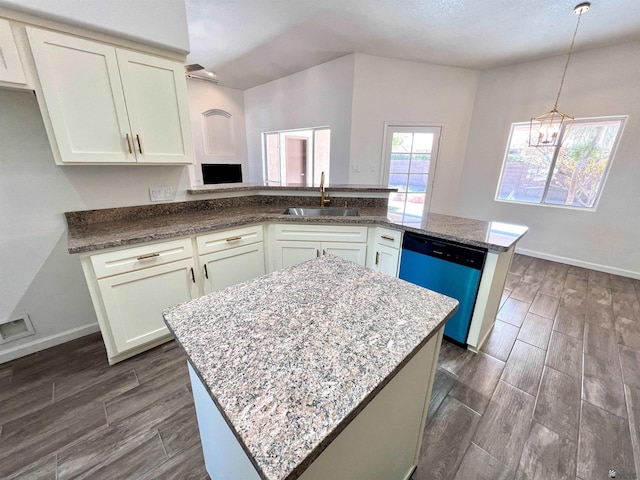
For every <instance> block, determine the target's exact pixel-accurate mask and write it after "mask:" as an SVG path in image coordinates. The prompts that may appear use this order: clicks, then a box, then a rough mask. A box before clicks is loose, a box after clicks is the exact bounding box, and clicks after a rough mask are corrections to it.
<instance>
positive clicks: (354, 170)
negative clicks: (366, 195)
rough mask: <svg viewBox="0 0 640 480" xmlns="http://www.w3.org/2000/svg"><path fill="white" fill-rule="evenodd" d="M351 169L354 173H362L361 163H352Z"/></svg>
mask: <svg viewBox="0 0 640 480" xmlns="http://www.w3.org/2000/svg"><path fill="white" fill-rule="evenodd" d="M351 171H352V172H354V173H360V165H358V164H356V165H352V166H351Z"/></svg>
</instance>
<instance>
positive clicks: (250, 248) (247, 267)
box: [200, 243, 265, 294]
mask: <svg viewBox="0 0 640 480" xmlns="http://www.w3.org/2000/svg"><path fill="white" fill-rule="evenodd" d="M200 262H201V264H202V268H203V275H204V278H205V279H204V293H205V294H207V293H211V292H214V291H216V290H222V289H223V288H226V287H230V286H231V285H235V284H237V283H241V282H245V281H247V280H251V279H252V278H256V277H259V276H260V275H264V274H265V268H264V246H263V244H262V243H254V244H252V245H245V246H244V247H236V248H230V249H227V250H223V251H220V252H215V253H210V254H208V255H202V256H201V257H200Z"/></svg>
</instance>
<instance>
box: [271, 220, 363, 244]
mask: <svg viewBox="0 0 640 480" xmlns="http://www.w3.org/2000/svg"><path fill="white" fill-rule="evenodd" d="M275 236H276V240H303V241H316V242H358V243H364V242H366V241H367V227H361V226H354V225H290V224H276V226H275Z"/></svg>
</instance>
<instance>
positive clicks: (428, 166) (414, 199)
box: [386, 126, 440, 223]
mask: <svg viewBox="0 0 640 480" xmlns="http://www.w3.org/2000/svg"><path fill="white" fill-rule="evenodd" d="M439 135H440V129H439V128H438V127H402V126H397V127H396V126H393V127H389V129H388V130H387V148H386V150H387V154H386V156H387V158H388V164H389V181H388V186H389V188H396V189H397V190H398V191H397V192H394V193H391V194H390V195H389V212H388V214H389V217H390V218H392V219H394V220H396V221H400V222H403V223H407V222H416V223H419V222H420V221H421V220H422V217H423V215H424V214H425V212H428V210H429V199H430V197H431V188H432V183H433V173H434V170H435V169H434V167H435V163H436V160H437V158H436V156H437V144H438V139H439Z"/></svg>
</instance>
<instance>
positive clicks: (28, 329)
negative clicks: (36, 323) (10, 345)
mask: <svg viewBox="0 0 640 480" xmlns="http://www.w3.org/2000/svg"><path fill="white" fill-rule="evenodd" d="M35 333H36V332H35V330H34V328H33V324H32V323H31V319H30V318H29V315H28V314H26V313H25V314H22V315H19V316H17V317H16V318H12V319H7V320H4V321H2V323H0V343H7V342H11V341H13V340H17V339H19V338H23V337H28V336H29V335H34V334H35Z"/></svg>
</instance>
